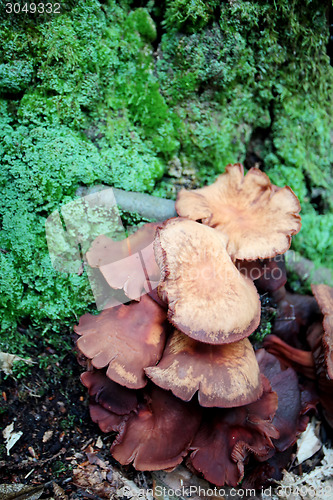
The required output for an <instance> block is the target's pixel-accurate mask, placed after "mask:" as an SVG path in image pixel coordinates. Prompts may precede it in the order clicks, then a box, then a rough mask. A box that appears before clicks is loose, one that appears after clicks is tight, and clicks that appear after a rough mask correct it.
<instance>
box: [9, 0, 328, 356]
mask: <svg viewBox="0 0 333 500" xmlns="http://www.w3.org/2000/svg"><path fill="white" fill-rule="evenodd" d="M133 5H134V3H133V2H131V1H128V2H127V1H126V2H116V1H115V0H108V1H107V2H99V1H98V0H85V1H84V0H79V1H77V2H67V3H66V5H65V4H64V8H63V9H62V13H61V14H60V15H58V16H22V17H20V16H11V17H9V16H5V17H3V19H2V22H1V26H0V40H1V42H0V44H1V47H0V49H1V50H0V97H2V98H1V99H0V115H1V118H0V120H1V124H0V161H1V170H0V187H1V190H2V197H1V199H0V224H1V226H0V227H1V229H0V248H1V249H2V250H1V251H0V261H1V262H0V263H1V268H2V273H1V276H0V287H1V294H2V297H3V302H2V306H1V311H0V312H1V321H2V323H1V324H2V329H3V331H4V332H5V334H4V336H3V339H4V341H3V342H4V343H5V345H6V346H7V347H8V346H9V345H12V347H13V349H15V348H17V351H19V352H20V353H21V354H24V352H23V351H24V347H22V346H24V343H23V337H22V338H21V337H19V341H18V343H19V344H20V346H16V347H15V342H14V340H13V339H14V337H15V335H14V333H13V332H14V331H15V326H16V324H17V323H19V322H21V321H22V320H23V318H29V321H30V322H31V323H32V324H34V325H35V326H36V328H37V330H38V329H39V330H41V331H44V329H45V328H46V331H53V332H55V333H56V334H58V333H59V334H60V332H61V328H63V327H64V325H67V324H71V323H73V321H74V319H75V315H77V316H79V315H80V314H81V313H83V312H84V311H85V310H86V308H87V304H92V303H93V297H92V294H91V292H90V287H89V284H88V278H87V276H86V274H85V273H84V274H83V275H82V276H78V275H77V274H66V273H62V274H61V273H59V272H57V271H56V270H55V269H53V268H52V266H51V261H50V258H49V256H48V249H47V245H46V239H45V221H46V219H47V217H48V216H49V215H50V213H51V212H52V211H53V210H59V209H60V207H61V206H64V205H65V204H66V203H68V202H70V201H73V200H74V199H75V193H76V189H77V188H78V187H79V186H80V185H87V186H89V185H93V184H99V183H104V184H108V185H114V186H117V187H120V188H123V189H127V190H135V191H142V192H151V193H154V194H156V195H160V196H161V195H163V196H165V195H167V196H171V197H172V196H173V197H174V196H175V188H174V184H175V176H174V174H173V173H172V172H173V170H174V165H173V163H174V159H175V158H176V159H177V161H179V162H180V164H181V167H182V170H181V171H182V174H181V175H182V176H185V177H186V175H185V173H184V174H183V172H185V171H186V169H187V170H188V171H189V172H192V173H191V174H189V185H190V186H191V187H194V185H195V184H196V183H197V184H203V183H207V182H211V181H212V180H214V178H215V177H216V175H218V174H219V173H220V172H222V171H223V170H224V168H225V165H226V164H227V163H229V162H232V163H233V162H236V161H245V162H247V166H251V163H250V161H249V151H250V150H251V147H252V143H253V140H254V138H257V137H260V138H261V139H260V140H261V146H260V148H259V150H260V154H259V158H258V161H259V163H260V166H261V167H262V168H263V169H264V170H265V171H266V172H267V173H268V175H269V176H270V177H271V179H272V180H273V182H274V183H276V184H278V185H285V184H288V185H290V186H291V187H292V189H294V191H295V192H296V194H297V195H298V196H299V198H300V200H301V203H302V213H304V214H305V216H304V218H303V230H302V232H301V233H300V235H298V236H297V237H296V238H295V243H294V245H295V248H296V249H297V250H299V251H300V252H302V253H303V254H304V255H305V256H307V257H309V258H311V259H314V260H315V261H316V262H318V264H319V263H320V262H321V263H323V264H324V265H332V257H331V252H332V250H331V247H330V239H329V234H331V233H332V223H331V213H330V211H331V210H332V199H333V196H332V182H331V175H332V174H331V164H332V147H331V146H332V144H331V137H332V134H331V130H332V112H331V109H330V106H329V103H330V99H331V93H332V81H333V72H332V68H331V66H330V65H329V60H328V56H327V54H326V43H327V40H328V26H327V18H326V13H327V12H326V11H327V8H328V6H329V4H328V3H327V4H326V3H325V2H324V3H323V2H321V1H319V0H312V1H310V0H306V1H305V2H301V1H300V0H295V1H293V2H292V3H290V2H289V1H287V0H276V1H275V2H270V1H268V0H257V1H239V0H235V1H233V2H216V1H215V0H214V1H206V0H193V1H191V2H185V1H184V0H167V1H166V2H165V3H158V2H155V3H154V2H152V1H150V2H147V3H146V4H145V3H141V4H140V5H141V7H139V8H135V7H133ZM156 23H158V24H159V26H157V25H156ZM157 33H162V39H161V41H160V42H159V40H158V38H157ZM193 172H194V173H193ZM126 217H127V219H128V220H130V219H131V220H135V221H136V222H140V221H139V220H138V218H137V217H135V215H133V216H128V215H126ZM91 222H92V221H89V224H90V223H91ZM95 222H96V224H95V223H94V224H92V223H91V226H92V229H91V231H92V232H93V231H94V230H96V231H97V229H98V227H99V226H98V224H99V223H100V222H101V221H100V220H97V221H95ZM89 224H88V222H87V224H86V225H84V228H83V229H82V230H84V231H86V232H87V231H88V227H87V225H89ZM89 231H90V229H89ZM4 348H6V347H4Z"/></svg>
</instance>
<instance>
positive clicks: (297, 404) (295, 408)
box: [256, 349, 315, 452]
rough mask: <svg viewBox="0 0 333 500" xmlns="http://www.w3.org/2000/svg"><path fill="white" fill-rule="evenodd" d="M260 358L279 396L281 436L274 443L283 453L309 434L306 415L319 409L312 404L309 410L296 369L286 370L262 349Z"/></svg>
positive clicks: (275, 421) (277, 423)
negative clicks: (299, 437)
mask: <svg viewBox="0 0 333 500" xmlns="http://www.w3.org/2000/svg"><path fill="white" fill-rule="evenodd" d="M256 357H257V360H258V363H259V366H260V372H261V373H263V374H264V375H265V376H266V377H267V378H268V380H269V382H270V384H271V386H272V389H273V390H274V391H275V392H276V393H277V395H278V408H277V411H276V413H275V415H274V418H273V424H274V426H275V427H276V429H277V430H278V431H279V434H280V436H279V437H278V439H275V440H274V446H275V448H276V449H277V450H278V451H280V452H282V451H285V450H286V449H287V448H289V447H290V446H291V445H293V444H294V443H295V442H296V439H297V437H298V436H299V434H300V433H301V432H303V431H305V429H306V426H307V424H308V421H309V417H308V416H306V415H304V413H305V411H307V410H308V409H312V408H314V406H315V405H311V404H310V405H309V406H308V407H307V401H303V402H302V398H301V396H302V394H301V390H300V387H299V384H298V378H297V375H296V372H295V370H294V369H293V368H291V367H289V368H287V369H282V368H281V365H280V362H279V360H278V359H277V358H276V357H275V356H273V355H272V354H269V353H268V352H266V351H265V349H259V350H258V351H257V352H256ZM303 406H304V408H303ZM305 407H307V410H305Z"/></svg>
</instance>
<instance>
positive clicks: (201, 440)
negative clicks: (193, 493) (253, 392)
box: [189, 376, 279, 486]
mask: <svg viewBox="0 0 333 500" xmlns="http://www.w3.org/2000/svg"><path fill="white" fill-rule="evenodd" d="M262 382H263V387H264V392H263V394H262V396H261V398H260V399H259V400H258V401H256V402H254V403H251V404H249V405H245V406H240V407H238V408H232V409H214V410H213V409H210V410H206V411H205V413H204V418H203V422H202V424H201V426H200V429H199V431H198V433H197V435H196V436H195V438H194V440H193V443H192V445H191V450H192V453H191V455H190V457H189V464H190V466H191V467H192V468H194V469H195V471H197V472H200V473H201V474H202V475H203V476H204V477H205V479H207V480H208V481H210V482H211V483H213V484H215V485H217V486H223V485H224V484H228V485H230V486H236V485H237V484H238V483H239V482H240V481H241V480H242V478H243V476H244V461H246V460H247V459H248V456H249V454H250V453H252V454H254V455H255V456H256V458H257V459H262V460H265V459H266V458H268V456H270V455H271V454H273V453H274V445H273V442H272V438H278V437H279V433H278V431H277V430H276V428H275V427H274V425H273V424H272V420H273V416H274V414H275V412H276V409H277V405H278V401H277V395H276V393H275V392H273V391H272V389H271V387H270V384H269V382H268V380H267V379H266V377H264V376H262Z"/></svg>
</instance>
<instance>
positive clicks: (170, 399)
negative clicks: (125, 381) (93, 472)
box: [111, 387, 201, 470]
mask: <svg viewBox="0 0 333 500" xmlns="http://www.w3.org/2000/svg"><path fill="white" fill-rule="evenodd" d="M145 394H146V402H145V403H143V404H141V405H139V408H138V410H137V412H135V413H132V414H131V415H130V416H129V418H128V420H127V422H126V426H125V429H124V431H123V432H122V433H120V434H119V436H118V437H117V438H116V440H115V441H114V443H113V445H112V447H111V453H112V455H113V457H114V458H115V459H116V460H118V461H119V462H120V463H121V464H123V465H127V464H130V463H131V462H133V465H134V467H135V468H136V470H160V469H169V468H172V467H175V466H176V465H178V464H180V463H181V461H182V460H183V457H184V456H185V455H186V454H187V453H188V450H189V446H190V444H191V442H192V440H193V438H194V436H195V434H196V432H197V430H198V428H199V425H200V421H201V412H200V410H199V408H198V407H196V406H194V405H191V404H189V403H184V402H183V401H181V400H180V399H177V398H175V396H173V395H172V394H171V393H170V392H166V391H162V390H161V389H159V388H158V387H152V388H151V390H150V393H149V394H148V393H145Z"/></svg>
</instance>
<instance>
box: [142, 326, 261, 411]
mask: <svg viewBox="0 0 333 500" xmlns="http://www.w3.org/2000/svg"><path fill="white" fill-rule="evenodd" d="M145 372H146V374H147V375H148V377H149V378H150V379H151V380H152V381H153V382H154V384H156V385H158V386H159V387H162V388H163V389H166V390H168V389H170V390H171V391H172V392H173V394H174V395H175V396H177V397H178V398H180V399H182V400H183V401H190V400H191V399H192V397H193V396H194V394H195V393H196V392H197V391H198V397H199V404H200V405H201V406H206V407H212V406H217V407H224V408H233V407H236V406H241V405H245V404H249V403H252V402H253V401H256V400H257V399H258V398H259V397H260V396H261V394H262V390H263V389H262V384H261V379H260V373H259V366H258V363H257V360H256V358H255V354H254V351H253V347H252V346H251V343H250V341H249V340H248V339H243V340H240V341H238V342H234V343H232V344H223V345H216V346H215V345H214V346H213V345H210V344H203V343H201V342H197V341H196V340H193V339H191V338H189V337H188V336H187V335H184V334H183V333H181V332H179V331H177V330H175V331H174V333H173V334H172V336H171V337H170V338H169V339H168V342H167V345H166V348H165V350H164V353H163V356H162V359H161V360H160V362H159V364H158V365H157V366H155V367H150V368H146V369H145Z"/></svg>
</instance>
